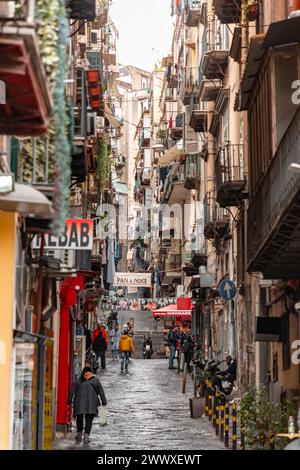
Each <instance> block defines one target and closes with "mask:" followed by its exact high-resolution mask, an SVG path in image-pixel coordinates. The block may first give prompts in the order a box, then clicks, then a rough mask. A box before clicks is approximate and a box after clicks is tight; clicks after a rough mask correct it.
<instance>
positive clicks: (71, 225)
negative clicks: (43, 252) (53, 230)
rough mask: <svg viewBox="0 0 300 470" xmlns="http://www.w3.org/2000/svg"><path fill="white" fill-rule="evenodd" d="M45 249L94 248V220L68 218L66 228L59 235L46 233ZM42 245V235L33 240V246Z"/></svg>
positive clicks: (36, 247) (38, 246)
mask: <svg viewBox="0 0 300 470" xmlns="http://www.w3.org/2000/svg"><path fill="white" fill-rule="evenodd" d="M44 236H45V249H47V250H92V249H93V221H92V220H91V219H67V220H66V225H65V230H64V232H63V233H62V234H61V235H60V236H59V237H55V236H54V235H50V234H46V235H44ZM40 246H41V235H38V236H36V237H35V238H34V240H33V248H35V249H39V248H40Z"/></svg>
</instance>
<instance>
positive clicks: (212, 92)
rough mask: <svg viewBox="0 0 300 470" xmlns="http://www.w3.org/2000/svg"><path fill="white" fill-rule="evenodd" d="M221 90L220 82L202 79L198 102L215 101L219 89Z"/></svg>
mask: <svg viewBox="0 0 300 470" xmlns="http://www.w3.org/2000/svg"><path fill="white" fill-rule="evenodd" d="M221 88H222V82H221V80H206V79H203V80H202V82H201V86H200V92H199V100H200V102H202V103H206V102H209V101H216V99H217V96H218V94H219V91H220V89H221Z"/></svg>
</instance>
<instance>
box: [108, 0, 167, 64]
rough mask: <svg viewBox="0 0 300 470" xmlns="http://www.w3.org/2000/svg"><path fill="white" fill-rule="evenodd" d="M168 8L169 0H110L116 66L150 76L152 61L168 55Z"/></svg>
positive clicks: (153, 62)
mask: <svg viewBox="0 0 300 470" xmlns="http://www.w3.org/2000/svg"><path fill="white" fill-rule="evenodd" d="M170 5H171V0H113V4H112V6H111V9H110V16H111V18H112V20H113V21H114V23H115V24H116V27H117V28H118V30H119V33H120V39H119V51H118V60H119V62H121V63H122V64H124V65H135V66H136V67H140V68H142V69H145V70H148V71H149V72H151V71H152V70H153V68H154V64H155V61H156V59H159V58H161V57H163V56H164V55H167V54H168V53H169V52H170V50H171V43H172V32H173V27H172V22H173V18H172V17H171V6H170ZM153 49H154V51H153Z"/></svg>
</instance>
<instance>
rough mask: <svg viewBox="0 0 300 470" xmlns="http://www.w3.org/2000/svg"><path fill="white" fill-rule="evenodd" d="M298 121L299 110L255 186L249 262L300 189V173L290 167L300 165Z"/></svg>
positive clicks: (251, 202) (253, 156) (251, 215)
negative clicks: (257, 184)
mask: <svg viewBox="0 0 300 470" xmlns="http://www.w3.org/2000/svg"><path fill="white" fill-rule="evenodd" d="M299 120H300V110H298V111H297V113H296V114H295V116H294V119H293V121H292V123H291V125H290V127H289V129H288V131H287V132H286V134H285V136H284V137H283V139H282V141H281V143H280V145H279V147H278V149H277V152H276V154H275V155H274V157H273V159H272V161H271V163H270V166H269V168H268V169H267V171H266V173H265V176H264V178H263V181H262V183H261V184H260V185H259V186H258V187H257V188H252V191H253V193H254V194H253V196H252V198H251V199H250V207H249V210H248V227H249V233H248V241H247V247H248V261H250V260H251V259H253V258H254V256H255V255H256V253H257V251H258V249H259V248H260V247H261V245H262V244H263V242H264V241H265V240H266V239H267V237H268V236H269V235H270V233H271V232H272V231H273V230H274V227H275V226H276V224H277V223H278V221H279V220H280V217H281V216H282V215H283V213H284V211H285V210H286V208H287V206H288V204H289V203H290V202H291V201H292V200H293V199H294V197H295V196H296V195H297V193H298V192H299V190H300V175H299V173H296V172H292V171H290V170H289V168H290V165H291V164H292V163H298V164H300V153H299V148H300V134H299ZM251 158H255V155H252V156H251Z"/></svg>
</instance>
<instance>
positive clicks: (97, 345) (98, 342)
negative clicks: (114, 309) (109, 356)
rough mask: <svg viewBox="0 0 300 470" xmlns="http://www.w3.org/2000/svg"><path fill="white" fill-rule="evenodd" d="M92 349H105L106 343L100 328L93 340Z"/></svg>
mask: <svg viewBox="0 0 300 470" xmlns="http://www.w3.org/2000/svg"><path fill="white" fill-rule="evenodd" d="M93 349H94V350H95V351H106V349H107V344H106V341H105V338H104V336H103V332H102V331H101V330H100V331H99V334H98V336H97V338H96V339H95V341H94V342H93Z"/></svg>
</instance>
